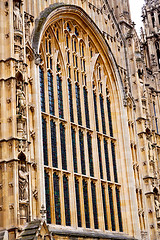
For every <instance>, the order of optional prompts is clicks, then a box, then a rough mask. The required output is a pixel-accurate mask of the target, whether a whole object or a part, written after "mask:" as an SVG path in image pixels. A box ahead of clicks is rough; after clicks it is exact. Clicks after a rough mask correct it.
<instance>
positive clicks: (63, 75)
mask: <svg viewBox="0 0 160 240" xmlns="http://www.w3.org/2000/svg"><path fill="white" fill-rule="evenodd" d="M91 38H92V36H89V35H88V33H87V32H86V31H85V29H84V28H82V26H80V24H79V23H78V22H77V21H75V20H74V21H73V20H71V19H67V18H66V17H65V18H64V19H61V20H59V21H58V22H52V23H51V24H50V26H49V27H48V28H47V29H46V30H45V33H44V35H43V37H42V40H41V45H40V55H41V64H40V67H39V85H40V100H41V114H42V133H43V153H44V156H43V157H44V169H45V188H46V191H45V192H46V205H47V221H48V223H51V224H58V225H66V226H72V225H73V226H76V225H77V227H83V228H93V229H104V230H110V231H123V226H122V223H123V221H122V220H123V216H122V214H121V202H120V199H121V198H120V195H121V183H120V182H118V179H119V177H118V171H117V169H118V167H117V149H118V143H117V138H116V137H117V135H116V136H115V131H114V130H115V127H116V124H115V122H114V121H113V119H115V114H114V116H112V110H113V107H114V103H112V98H111V92H110V91H111V90H110V87H111V86H110V84H109V76H108V73H107V68H106V66H107V65H106V64H105V62H104V58H102V56H101V55H100V52H99V51H98V48H97V47H96V43H94V42H92V41H91ZM97 44H98V43H97ZM91 69H92V70H91ZM106 86H107V87H106ZM99 186H100V187H99ZM73 189H74V190H73ZM73 206H75V207H76V210H75V209H73ZM102 213H103V214H102ZM100 214H102V216H101V215H100ZM116 214H117V215H118V219H119V222H118V221H117V220H116Z"/></svg>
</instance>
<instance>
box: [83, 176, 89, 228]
mask: <svg viewBox="0 0 160 240" xmlns="http://www.w3.org/2000/svg"><path fill="white" fill-rule="evenodd" d="M83 197H84V210H85V220H86V228H90V217H89V203H88V184H87V182H86V181H85V180H84V179H83Z"/></svg>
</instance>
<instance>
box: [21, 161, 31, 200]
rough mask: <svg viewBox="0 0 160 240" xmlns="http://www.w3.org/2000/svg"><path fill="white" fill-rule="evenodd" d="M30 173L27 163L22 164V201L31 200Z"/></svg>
mask: <svg viewBox="0 0 160 240" xmlns="http://www.w3.org/2000/svg"><path fill="white" fill-rule="evenodd" d="M28 175H29V173H28V172H27V171H26V165H25V164H22V165H21V168H20V169H19V199H20V201H21V202H27V201H28V200H29V196H28V195H29V192H28Z"/></svg>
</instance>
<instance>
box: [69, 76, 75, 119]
mask: <svg viewBox="0 0 160 240" xmlns="http://www.w3.org/2000/svg"><path fill="white" fill-rule="evenodd" d="M68 98H69V110H70V120H71V122H74V115H73V96H72V84H71V82H70V81H69V80H68Z"/></svg>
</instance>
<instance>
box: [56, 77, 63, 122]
mask: <svg viewBox="0 0 160 240" xmlns="http://www.w3.org/2000/svg"><path fill="white" fill-rule="evenodd" d="M57 92H58V108H59V117H60V118H63V95H62V80H61V78H60V76H59V75H57Z"/></svg>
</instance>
